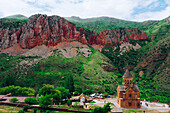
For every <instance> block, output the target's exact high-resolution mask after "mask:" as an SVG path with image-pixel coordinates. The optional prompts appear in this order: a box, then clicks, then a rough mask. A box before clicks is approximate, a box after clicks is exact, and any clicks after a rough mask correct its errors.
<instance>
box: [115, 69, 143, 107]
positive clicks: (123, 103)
mask: <svg viewBox="0 0 170 113" xmlns="http://www.w3.org/2000/svg"><path fill="white" fill-rule="evenodd" d="M116 98H117V103H118V104H119V106H120V107H125V108H140V107H141V105H140V98H139V88H138V86H137V85H136V84H133V77H132V75H131V73H130V72H129V70H126V72H125V73H124V75H123V85H118V87H117V97H116Z"/></svg>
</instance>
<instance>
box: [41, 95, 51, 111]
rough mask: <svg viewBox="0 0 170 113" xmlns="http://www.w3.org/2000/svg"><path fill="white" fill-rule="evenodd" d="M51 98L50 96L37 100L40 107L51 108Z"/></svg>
mask: <svg viewBox="0 0 170 113" xmlns="http://www.w3.org/2000/svg"><path fill="white" fill-rule="evenodd" d="M52 97H53V95H52V94H50V95H45V96H42V97H41V98H40V99H39V102H40V107H45V108H46V107H48V106H51V105H52V100H51V98H52Z"/></svg>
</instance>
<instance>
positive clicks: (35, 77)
mask: <svg viewBox="0 0 170 113" xmlns="http://www.w3.org/2000/svg"><path fill="white" fill-rule="evenodd" d="M7 59H8V60H7ZM33 59H35V58H34V57H32V58H29V59H27V58H25V57H23V58H22V59H21V57H20V56H7V55H4V54H1V59H0V60H1V63H0V69H1V73H0V74H1V76H0V77H1V81H0V82H1V86H6V85H13V84H14V85H20V86H26V87H33V88H35V89H37V88H39V87H41V86H42V84H54V85H55V86H64V82H65V78H66V77H67V76H68V75H73V78H74V81H75V82H74V83H75V87H80V86H81V87H82V88H83V89H84V90H86V89H93V90H94V91H97V90H101V91H104V90H105V88H106V87H107V88H108V87H109V88H110V89H112V90H116V86H117V81H116V78H117V77H116V75H115V73H114V72H107V71H105V70H104V69H103V68H102V67H101V64H102V63H106V64H108V65H111V66H112V64H110V62H111V61H110V60H109V59H108V58H107V57H106V56H104V55H102V54H101V53H100V52H98V51H96V50H93V54H92V55H91V56H90V57H89V58H85V57H84V56H77V57H73V58H69V59H68V58H63V57H60V56H50V57H48V58H47V59H43V60H41V61H40V62H39V63H38V64H36V65H35V66H34V67H32V68H30V69H29V70H27V69H24V68H22V69H19V68H20V67H22V66H17V65H18V64H19V62H21V61H22V60H27V61H28V60H33ZM25 72H26V73H25ZM5 76H7V77H5ZM12 78H13V79H12ZM10 79H12V80H13V81H11V82H7V81H8V80H10Z"/></svg>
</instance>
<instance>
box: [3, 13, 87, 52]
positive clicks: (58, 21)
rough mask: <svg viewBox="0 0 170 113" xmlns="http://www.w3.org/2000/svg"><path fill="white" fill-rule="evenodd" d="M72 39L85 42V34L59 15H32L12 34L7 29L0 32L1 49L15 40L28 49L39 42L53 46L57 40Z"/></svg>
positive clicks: (9, 45)
mask: <svg viewBox="0 0 170 113" xmlns="http://www.w3.org/2000/svg"><path fill="white" fill-rule="evenodd" d="M72 41H79V42H81V43H83V44H87V40H86V38H85V35H83V34H82V35H80V32H79V31H77V30H76V26H75V25H74V24H72V23H70V22H68V21H67V20H65V19H64V18H62V17H59V16H49V17H48V16H47V15H41V14H37V15H33V16H31V17H30V18H29V19H28V22H27V23H26V24H25V25H23V26H22V28H20V29H19V30H18V31H17V32H14V33H13V34H12V35H10V34H9V30H8V29H2V30H1V32H0V42H1V43H0V48H2V49H5V48H8V47H11V46H12V45H13V44H15V43H17V42H18V43H19V44H20V46H21V48H23V49H30V48H33V47H35V46H38V45H41V44H45V45H48V46H55V45H57V44H58V43H59V42H72Z"/></svg>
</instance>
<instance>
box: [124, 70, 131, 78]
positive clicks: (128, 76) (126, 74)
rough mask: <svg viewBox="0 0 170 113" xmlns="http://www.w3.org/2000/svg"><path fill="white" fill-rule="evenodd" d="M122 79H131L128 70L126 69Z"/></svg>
mask: <svg viewBox="0 0 170 113" xmlns="http://www.w3.org/2000/svg"><path fill="white" fill-rule="evenodd" d="M123 78H133V77H132V75H131V73H130V72H129V70H128V69H126V72H125V74H124V75H123Z"/></svg>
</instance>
